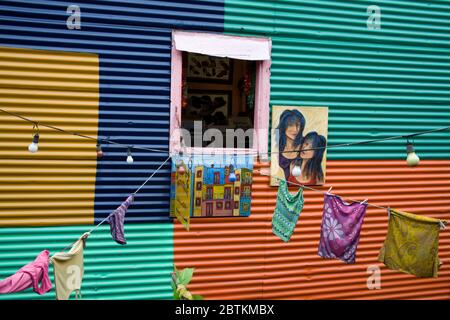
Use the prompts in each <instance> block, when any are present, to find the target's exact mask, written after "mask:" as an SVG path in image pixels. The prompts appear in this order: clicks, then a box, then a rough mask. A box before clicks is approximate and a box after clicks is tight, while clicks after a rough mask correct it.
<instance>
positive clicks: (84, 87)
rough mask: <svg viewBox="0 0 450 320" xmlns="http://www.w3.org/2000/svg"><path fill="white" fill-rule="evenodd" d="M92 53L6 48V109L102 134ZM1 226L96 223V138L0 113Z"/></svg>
mask: <svg viewBox="0 0 450 320" xmlns="http://www.w3.org/2000/svg"><path fill="white" fill-rule="evenodd" d="M98 67H99V65H98V56H97V55H94V54H86V53H83V54H80V53H68V52H62V53H61V52H58V51H46V50H30V49H17V48H16V49H14V48H9V47H0V95H1V98H0V107H1V108H3V109H5V110H7V111H10V112H14V113H18V114H20V115H23V116H25V117H29V118H31V119H33V120H36V121H41V122H43V123H46V124H49V125H52V126H56V127H59V128H61V129H65V130H69V131H77V132H79V133H80V134H86V135H89V136H92V137H94V138H95V137H97V128H98V101H99V72H98V70H99V68H98ZM0 123H1V126H0V173H1V174H0V190H1V193H0V227H5V226H36V225H41V226H42V225H44V226H45V225H70V224H92V223H94V196H95V176H96V167H97V161H96V152H95V150H96V144H95V141H93V140H87V139H80V138H78V137H75V136H68V135H67V134H64V133H61V132H59V131H55V130H51V129H49V128H46V127H43V126H41V127H40V130H39V134H40V143H39V151H38V152H37V153H35V154H31V153H29V152H28V145H29V144H30V143H31V140H32V137H33V133H34V131H33V124H32V123H29V122H25V121H23V120H22V119H18V118H15V117H13V116H11V115H8V114H5V113H3V112H0Z"/></svg>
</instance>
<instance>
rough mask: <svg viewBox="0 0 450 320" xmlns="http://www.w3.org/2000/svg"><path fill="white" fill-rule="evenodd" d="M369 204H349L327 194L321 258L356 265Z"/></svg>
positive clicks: (321, 236)
mask: <svg viewBox="0 0 450 320" xmlns="http://www.w3.org/2000/svg"><path fill="white" fill-rule="evenodd" d="M366 209H367V204H366V203H365V204H361V203H359V202H354V203H352V204H348V203H346V202H344V201H343V200H342V199H341V198H340V197H339V196H335V195H331V194H325V199H324V206H323V216H322V230H321V235H320V244H319V252H318V253H319V256H321V257H322V258H334V259H341V260H342V261H344V262H345V263H354V262H355V258H356V257H355V254H356V248H357V246H358V243H359V234H360V231H361V226H362V223H363V220H364V215H365V213H366Z"/></svg>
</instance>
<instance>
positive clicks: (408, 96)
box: [225, 0, 450, 160]
mask: <svg viewBox="0 0 450 320" xmlns="http://www.w3.org/2000/svg"><path fill="white" fill-rule="evenodd" d="M373 4H376V5H378V6H379V7H380V8H381V30H378V31H377V30H369V29H368V28H367V24H366V22H367V18H368V14H367V13H366V12H367V7H368V6H369V5H373ZM449 29H450V4H449V3H447V2H442V1H427V2H426V3H424V2H420V1H398V0H381V1H376V3H375V2H374V3H369V2H367V1H337V0H335V1H330V0H326V1H325V0H323V1H322V0H311V1H297V0H282V1H278V0H274V1H251V0H249V1H246V0H244V1H242V0H227V1H226V3H225V32H226V33H232V34H238V35H261V36H269V37H272V45H273V48H272V59H273V61H272V67H271V103H272V104H273V105H289V106H292V105H303V106H329V108H330V109H329V143H330V144H336V143H347V142H351V141H358V140H367V139H374V138H380V137H385V136H392V135H402V134H405V133H412V132H416V131H422V130H428V129H433V128H436V127H443V126H448V124H449V123H450V56H449V55H448V47H449V45H450V39H449V37H448V32H449ZM404 144H405V141H401V140H395V141H390V142H384V143H377V144H370V145H363V146H354V147H351V148H350V147H349V148H339V149H330V150H329V152H328V158H329V159H350V160H353V159H401V158H403V157H404V156H405V146H404ZM415 145H416V147H417V148H416V149H417V150H418V151H419V152H420V154H421V156H422V158H423V159H449V158H450V131H447V132H445V133H436V134H430V135H427V136H422V137H420V138H419V137H418V138H417V139H415Z"/></svg>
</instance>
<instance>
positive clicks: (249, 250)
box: [174, 160, 450, 299]
mask: <svg viewBox="0 0 450 320" xmlns="http://www.w3.org/2000/svg"><path fill="white" fill-rule="evenodd" d="M255 168H256V169H260V168H261V165H259V164H256V165H255ZM449 181H450V161H448V160H446V161H421V164H420V166H418V167H416V168H409V167H407V166H406V163H405V161H378V160H377V161H328V162H327V183H326V185H325V186H323V187H319V188H320V189H322V190H324V191H326V190H328V188H329V187H330V186H333V193H336V194H339V195H340V196H342V197H344V198H346V197H348V198H351V199H357V200H363V199H366V198H368V199H369V202H370V203H374V204H378V205H381V206H390V207H392V208H396V209H399V210H402V211H408V212H412V213H416V214H422V215H427V216H430V217H435V218H440V219H446V220H450V182H449ZM292 191H294V190H292ZM276 192H277V188H276V187H270V186H269V178H268V177H266V176H261V175H259V174H258V173H255V174H254V184H253V192H252V195H253V196H252V197H253V199H252V214H251V216H250V217H249V218H200V219H191V231H189V232H187V231H185V230H184V229H183V228H182V227H181V226H180V224H179V223H178V222H175V234H174V242H175V243H174V250H175V264H176V265H177V267H180V268H183V267H195V268H196V272H195V274H194V279H193V281H192V283H191V285H190V288H191V291H192V292H193V293H198V294H203V295H204V296H205V298H206V299H450V227H449V228H447V229H446V230H444V231H442V232H441V236H440V248H439V249H440V251H439V257H440V259H441V260H442V262H443V263H444V264H443V266H442V267H441V269H440V271H439V278H427V279H419V278H416V277H414V276H411V275H408V274H404V273H401V272H397V271H392V270H389V269H387V268H385V267H384V265H383V264H382V263H379V262H378V261H377V256H378V252H379V249H380V248H381V246H382V244H383V241H384V238H385V236H386V232H387V214H386V212H385V211H384V210H381V209H377V208H373V207H369V209H368V211H367V213H366V217H365V220H364V224H363V228H362V231H361V241H360V244H359V247H358V251H357V258H356V264H353V265H346V264H344V263H342V262H340V261H337V260H325V259H322V258H320V257H319V256H318V255H317V247H318V243H319V237H320V225H321V220H322V204H323V195H322V194H320V193H316V192H313V191H309V190H305V206H304V209H303V212H302V213H301V215H300V219H299V221H298V223H297V228H296V230H295V233H294V235H293V236H292V238H291V241H290V242H289V243H284V242H283V241H281V239H279V238H278V237H276V236H275V235H273V234H272V229H271V219H272V214H273V210H274V208H275V202H276ZM371 265H375V266H379V267H380V268H381V289H380V290H369V289H368V288H367V285H366V282H367V278H368V276H369V274H367V267H368V266H371Z"/></svg>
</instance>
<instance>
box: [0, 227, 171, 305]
mask: <svg viewBox="0 0 450 320" xmlns="http://www.w3.org/2000/svg"><path fill="white" fill-rule="evenodd" d="M87 229H88V228H87V227H86V226H71V227H46V228H43V227H41V228H0V243H1V247H0V257H1V258H0V279H3V278H5V277H7V276H9V275H11V274H13V273H14V272H16V271H17V270H18V269H19V268H21V267H22V266H23V265H25V264H27V263H28V262H30V261H33V260H34V258H35V257H36V256H37V255H38V254H39V252H41V251H42V250H44V249H48V250H50V252H51V253H55V252H57V251H59V250H62V249H63V248H64V247H65V246H66V245H68V244H70V243H72V242H73V241H75V240H76V239H77V238H78V237H79V236H80V235H81V234H83V233H84V232H85V231H87ZM172 229H173V227H172V224H168V223H164V224H162V223H141V224H126V225H125V233H126V238H127V242H128V243H127V245H125V246H121V245H119V244H117V243H115V242H114V241H113V240H112V239H111V236H110V234H109V226H108V225H102V226H100V227H99V229H98V230H97V231H95V232H93V233H92V234H91V236H90V237H89V238H88V240H87V242H86V249H85V251H84V257H85V259H84V277H83V283H82V287H81V293H82V297H83V299H171V298H172V287H171V284H170V272H172V270H173V265H172V261H173V251H172V248H173V236H172V235H173V230H172ZM50 278H51V280H52V283H54V282H53V266H52V265H50ZM74 295H75V294H73V296H74ZM72 298H73V297H72ZM0 299H7V300H11V299H55V292H54V288H53V289H52V290H51V291H50V292H48V293H47V294H45V295H43V296H39V295H38V294H36V293H34V292H33V291H32V289H28V290H26V291H23V292H20V293H15V294H2V295H0Z"/></svg>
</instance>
